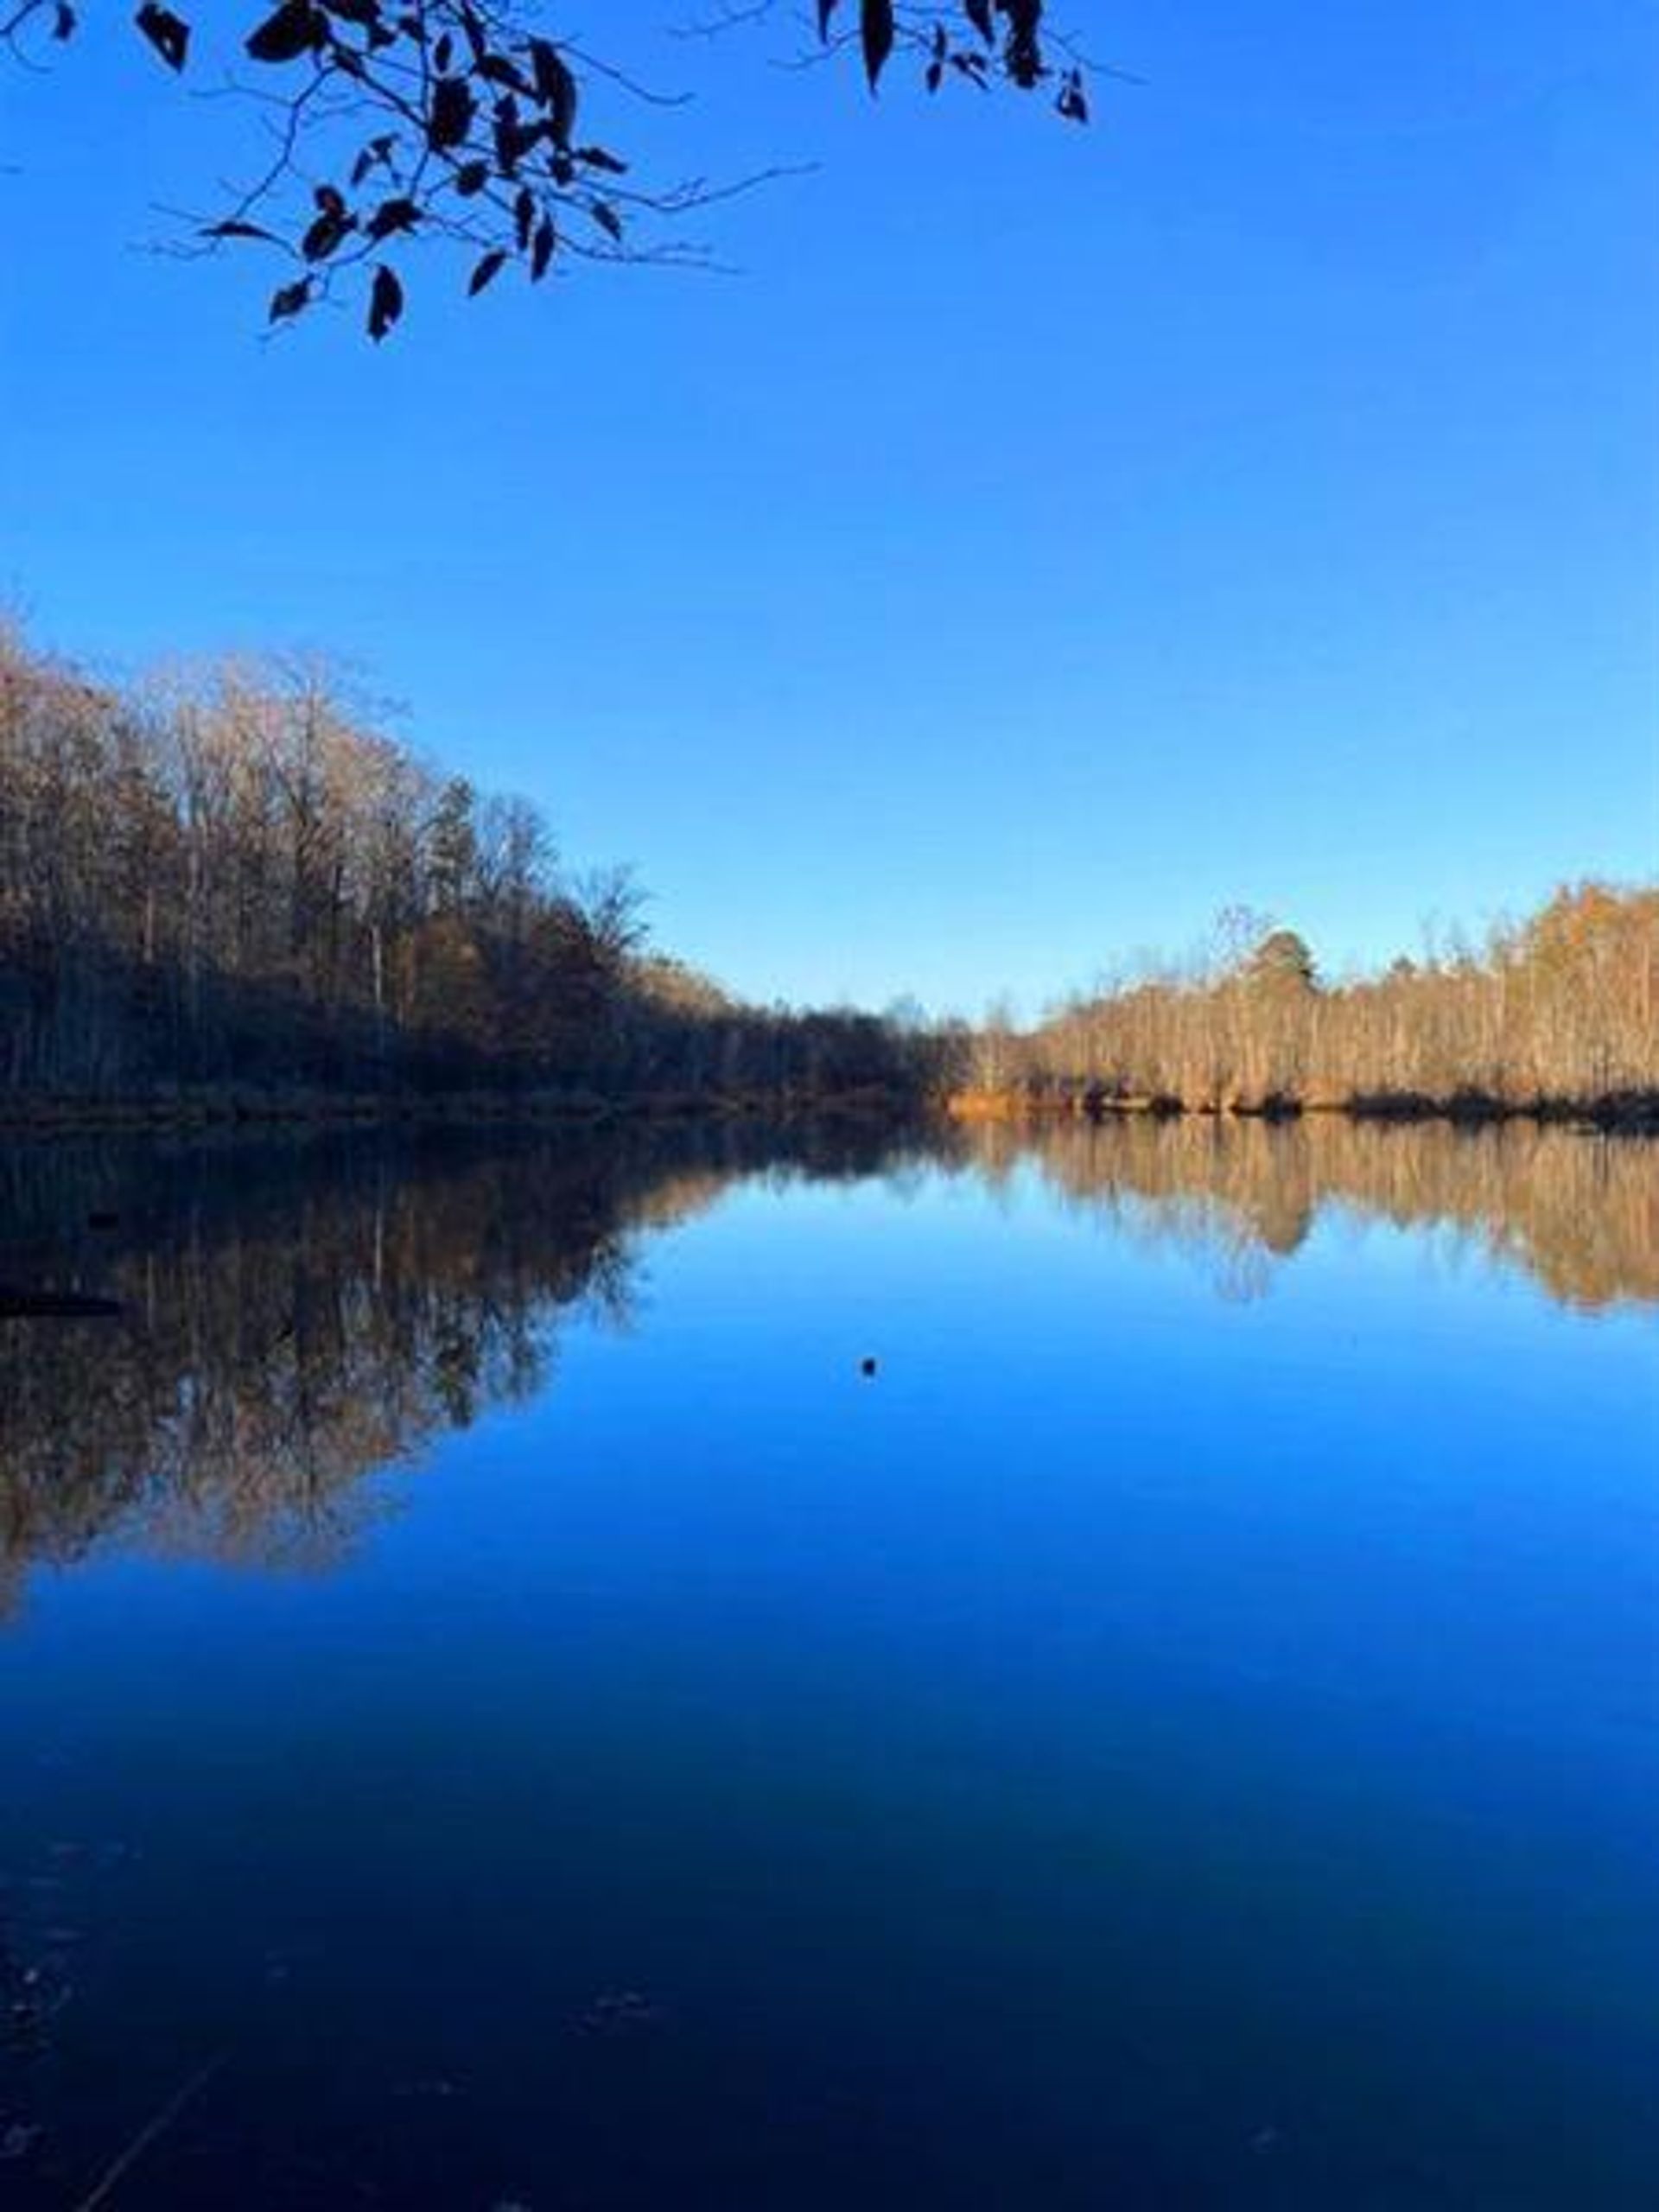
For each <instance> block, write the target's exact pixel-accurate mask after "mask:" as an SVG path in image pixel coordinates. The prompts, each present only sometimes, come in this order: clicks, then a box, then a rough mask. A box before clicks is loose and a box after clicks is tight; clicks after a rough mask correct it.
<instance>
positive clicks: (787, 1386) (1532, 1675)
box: [0, 1122, 1659, 2212]
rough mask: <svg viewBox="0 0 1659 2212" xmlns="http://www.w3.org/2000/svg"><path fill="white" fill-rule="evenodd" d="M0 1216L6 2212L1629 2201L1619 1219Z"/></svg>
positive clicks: (1635, 1950) (791, 1187)
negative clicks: (105, 1308)
mask: <svg viewBox="0 0 1659 2212" xmlns="http://www.w3.org/2000/svg"><path fill="white" fill-rule="evenodd" d="M0 1200H3V1212H0V1219H3V1223H4V1229H3V1232H0V1234H3V1236H4V1238H5V1241H6V1251H5V1254H4V1264H3V1265H0V1279H6V1280H16V1279H17V1278H18V1277H19V1275H20V1274H22V1273H24V1272H27V1273H28V1274H29V1279H30V1280H33V1281H54V1282H58V1283H60V1284H71V1283H73V1284H75V1285H78V1286H79V1287H84V1288H94V1289H99V1290H101V1291H105V1292H107V1293H109V1294H113V1295H115V1296H117V1297H118V1298H120V1299H121V1300H122V1301H123V1303H124V1309H125V1310H124V1315H123V1317H122V1318H121V1319H118V1320H115V1321H103V1322H87V1323H65V1322H63V1321H53V1322H45V1321H38V1322H28V1323H24V1322H12V1323H6V1324H0V1605H3V1618H0V1752H3V1757H4V1763H5V1764H4V1775H5V1789H4V1795H3V1801H0V1877H3V1880H4V1887H3V1890H0V1979H3V1981H4V1984H5V1987H4V1991H3V1996H4V1999H5V2004H6V2013H5V2019H4V2024H3V2028H0V2035H3V2050H0V2201H3V2202H5V2203H6V2204H7V2205H8V2206H10V2205H11V2204H12V2203H14V2202H15V2203H16V2204H17V2205H18V2206H20V2207H22V2208H25V2212H35V2208H37V2207H39V2208H46V2207H54V2208H55V2207H68V2206H74V2205H79V2204H80V2203H82V2202H84V2201H85V2200H86V2197H87V2196H88V2195H89V2194H90V2193H91V2192H92V2191H93V2190H96V2189H97V2188H98V2186H99V2183H100V2181H101V2179H102V2178H103V2177H105V2176H107V2175H108V2174H109V2173H110V2171H111V2168H112V2167H114V2166H116V2164H117V2162H118V2160H120V2159H121V2158H122V2157H123V2156H124V2153H125V2152H127V2151H129V2150H130V2149H134V2148H135V2146H136V2155H135V2156H134V2157H133V2158H132V2160H131V2163H130V2164H127V2165H126V2166H124V2167H123V2168H121V2169H120V2170H119V2171H118V2176H117V2180H116V2184H115V2187H114V2188H113V2189H112V2190H111V2192H110V2196H109V2197H108V2199H106V2200H105V2201H108V2202H114V2203H116V2204H118V2205H119V2206H121V2207H124V2208H139V2212H142V2209H143V2208H154V2207H186V2208H194V2207H198V2206H200V2207H208V2206H213V2207H223V2206H226V2205H230V2204H235V2205H238V2206H253V2207H264V2206H272V2207H288V2206H294V2207H300V2206H307V2207H314V2206H323V2205H327V2206H334V2205H359V2204H360V2205H368V2206H385V2207H398V2206H426V2205H433V2206H444V2207H450V2206H454V2207H463V2208H464V2207H470V2206H477V2207H480V2208H486V2212H487V2208H493V2207H495V2208H499V2207H504V2206H509V2205H517V2206H524V2207H529V2208H531V2212H547V2208H550V2207H556V2206H572V2207H595V2208H597V2207H636V2206H645V2205H651V2206H658V2205H663V2206H668V2205H681V2204H685V2205H703V2204H709V2205H719V2206H722V2207H734V2208H738V2207H748V2206H755V2207H760V2206H767V2207H772V2206H796V2205H800V2206H806V2207H815V2206H825V2207H828V2206H832V2205H833V2206H837V2207H839V2206H844V2205H846V2204H848V2203H849V2202H855V2203H863V2204H874V2205H885V2204H893V2205H906V2206H912V2205H938V2206H944V2207H956V2206H963V2207H968V2206H974V2207H980V2206H982V2207H998V2208H1000V2207H1014V2206H1021V2207H1023V2206H1027V2205H1033V2206H1036V2205H1044V2206H1046V2205H1054V2206H1059V2207H1069V2206H1072V2205H1076V2206H1079V2207H1081V2206H1106V2205H1110V2206H1113V2207H1135V2208H1138V2207H1142V2206H1145V2207H1165V2206H1168V2207H1182V2206H1186V2205H1197V2206H1206V2205H1215V2206H1218V2207H1232V2206H1244V2207H1253V2206H1263V2207H1270V2206H1279V2207H1297V2208H1300V2207H1309V2208H1315V2207H1317V2208H1321V2212H1324V2208H1331V2207H1338V2206H1340V2207H1349V2206H1356V2207H1370V2206H1375V2207H1377V2208H1394V2207H1417V2206H1424V2207H1441V2206H1445V2207H1453V2206H1456V2207H1471V2206H1477V2207H1486V2206H1491V2207H1493V2208H1510V2207H1529V2206H1540V2207H1545V2206H1548V2207H1557V2206H1562V2207H1564V2206H1572V2207H1582V2206H1589V2207H1596V2206H1605V2207H1609V2208H1617V2207H1623V2206H1626V2205H1628V2206H1630V2207H1632V2208H1635V2207H1638V2206H1642V2207H1645V2206H1647V2205H1649V2204H1651V2203H1652V2202H1655V2201H1656V2194H1659V2189H1656V2182H1659V2094H1656V2085H1659V2075H1656V2069H1655V2065H1654V2054H1655V2049H1656V2027H1659V2019H1656V1995H1659V1849H1656V1847H1659V1789H1656V1783H1659V1644H1656V1618H1659V1615H1656V1610H1655V1600H1656V1597H1659V1548H1656V1533H1659V1531H1656V1512H1655V1494H1656V1473H1659V1465H1656V1459H1659V1454H1656V1445H1659V1418H1656V1377H1659V1364H1656V1346H1659V1333H1656V1325H1655V1314H1656V1312H1659V1150H1656V1149H1652V1148H1649V1147H1643V1146H1642V1145H1640V1144H1634V1143H1630V1142H1624V1143H1619V1142H1617V1141H1608V1140H1605V1139H1597V1138H1592V1137H1588V1136H1584V1135H1577V1134H1575V1133H1571V1132H1566V1131H1557V1132H1551V1133H1547V1134H1540V1133H1537V1132H1535V1131H1524V1130H1522V1129H1518V1128H1511V1129H1507V1130H1503V1131H1500V1132H1489V1133H1485V1134H1482V1135H1466V1134H1459V1133H1458V1132H1454V1131H1452V1130H1449V1129H1445V1128H1423V1129H1414V1130H1413V1129H1406V1130H1402V1129H1381V1128H1371V1129H1364V1128H1348V1127H1347V1126H1345V1125H1340V1124H1335V1123H1319V1124H1313V1125H1310V1126H1308V1127H1306V1128H1292V1129H1280V1130H1275V1129H1270V1128H1262V1127H1259V1126H1250V1127H1245V1128H1231V1127H1226V1126H1220V1127H1218V1126H1217V1125H1215V1124H1213V1123H1210V1122H1182V1123H1179V1124H1177V1125H1172V1126H1168V1127H1160V1126H1157V1125H1154V1124H1152V1123H1149V1122H1137V1123H1132V1124H1126V1125H1122V1126H1117V1127H1111V1128H1103V1129H1100V1130H1094V1129H1089V1128H1077V1129H1070V1128H1068V1129H1065V1130H1063V1131H1059V1132H1056V1133H1054V1134H1052V1135H1049V1136H1047V1137H1046V1138H1045V1139H1043V1140H1042V1141H1040V1142H1039V1143H1033V1142H1031V1141H1027V1140H1024V1139H1020V1138H1016V1137H1014V1136H1012V1135H1009V1134H1008V1133H1007V1132H1005V1131H997V1130H993V1131H989V1132H980V1133H976V1134H974V1135H955V1136H952V1137H949V1138H943V1139H938V1140H937V1141H936V1140H929V1141H920V1140H911V1139H900V1138H892V1139H883V1138H880V1137H875V1136H872V1135H868V1134H860V1133H857V1132H854V1131H848V1130H841V1131H836V1130H834V1129H829V1130H823V1129H820V1130H799V1131H796V1132H794V1133H792V1134H789V1135H781V1136H778V1135H765V1134H762V1133H760V1132H756V1131H752V1130H747V1129H733V1130H728V1131H724V1132H716V1133H709V1132H701V1133H686V1134H685V1135H681V1136H678V1137H675V1138H673V1139H667V1138H663V1137H657V1138H653V1139H651V1140H649V1141H647V1140H645V1138H643V1137H639V1136H635V1137H630V1138H626V1139H616V1140H613V1141H608V1142H605V1143H601V1142H599V1141H595V1140H593V1139H582V1140H576V1139H553V1138H548V1137H542V1138H538V1139H535V1140H526V1141H519V1142H512V1143H509V1142H505V1141H498V1142H496V1143H494V1144H493V1145H485V1144H483V1143H481V1142H464V1141H460V1140H456V1139H451V1140H449V1141H447V1142H444V1143H442V1144H440V1143H437V1142H435V1141H433V1142H429V1143H426V1144H423V1145H415V1144H412V1143H405V1144H404V1145H402V1146H399V1147H387V1146H385V1145H383V1144H378V1143H374V1142H371V1141H367V1140H365V1139H363V1138H358V1139H355V1140H350V1141H347V1140H345V1139H339V1138H336V1139H327V1140H321V1141H312V1142H309V1143H307V1144H303V1145H301V1144H296V1145H294V1146H291V1147H287V1148H285V1149H277V1148H271V1147H264V1148H260V1149H257V1150H249V1149H246V1148H243V1147H235V1146H230V1145H226V1146H223V1147H219V1148H218V1149H217V1150H211V1149H210V1150H203V1149H200V1148H195V1149H188V1148H176V1149H168V1148H155V1147H152V1148H151V1149H149V1150H148V1151H145V1152H143V1153H131V1152H128V1153H121V1152H109V1151H101V1150H93V1149H90V1148H81V1147H73V1146H64V1145H57V1146H42V1147H34V1148H22V1149H18V1150H16V1151H14V1152H12V1153H10V1154H6V1155H4V1157H3V1160H0ZM867 1357H868V1358H874V1360H875V1361H876V1363H877V1366H876V1372H875V1373H874V1376H865V1375H864V1374H863V1373H862V1372H861V1363H862V1362H863V1361H864V1360H865V1359H866V1358H867ZM152 2123H155V2126H154V2129H153V2133H149V2135H148V2136H146V2134H145V2131H146V2130H147V2129H149V2128H150V2127H151V2124H152Z"/></svg>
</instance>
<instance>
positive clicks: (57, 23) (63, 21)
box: [52, 0, 75, 39]
mask: <svg viewBox="0 0 1659 2212" xmlns="http://www.w3.org/2000/svg"><path fill="white" fill-rule="evenodd" d="M52 35H53V37H54V38H57V39H64V38H73V36H74V35H75V11H74V10H73V8H72V7H71V6H70V5H69V3H68V0H58V4H57V6H56V7H55V8H54V10H53V11H52Z"/></svg>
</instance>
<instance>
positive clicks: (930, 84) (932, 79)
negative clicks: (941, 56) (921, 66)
mask: <svg viewBox="0 0 1659 2212" xmlns="http://www.w3.org/2000/svg"><path fill="white" fill-rule="evenodd" d="M943 83H944V62H943V61H930V62H929V63H928V65H927V89H928V91H929V92H938V89H939V86H941V85H942V84H943Z"/></svg>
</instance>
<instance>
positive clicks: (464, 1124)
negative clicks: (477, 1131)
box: [0, 1084, 1659, 1143]
mask: <svg viewBox="0 0 1659 2212" xmlns="http://www.w3.org/2000/svg"><path fill="white" fill-rule="evenodd" d="M1314 1116H1318V1117H1319V1118H1321V1119H1325V1120H1331V1119H1341V1120H1346V1121H1351V1122H1392V1123H1395V1124H1400V1125H1406V1124H1416V1123H1421V1122H1447V1123H1450V1124H1452V1125H1453V1126H1454V1127H1459V1128H1492V1127H1496V1126H1498V1125H1500V1124H1503V1123H1507V1122H1532V1123H1534V1124H1535V1125H1537V1126H1539V1127H1554V1128H1578V1129H1584V1130H1594V1131H1596V1132H1597V1133H1599V1134H1601V1135H1633V1136H1659V1094H1654V1093H1649V1092H1637V1093H1633V1094H1632V1093H1617V1094H1613V1095H1611V1096H1606V1097H1602V1098H1592V1099H1560V1098H1537V1099H1530V1100H1526V1101H1516V1100H1509V1099H1503V1098H1498V1097H1495V1096H1491V1095H1490V1094H1487V1093H1484V1092H1475V1091H1468V1092H1461V1093H1459V1094H1457V1095H1455V1096H1452V1097H1449V1098H1434V1097H1427V1096H1419V1095H1416V1094H1412V1093H1395V1092H1384V1093H1381V1094H1376V1095H1360V1096H1351V1097H1346V1098H1343V1097H1332V1096H1321V1097H1316V1098H1310V1099H1298V1098H1295V1097H1280V1096H1274V1097H1268V1098H1263V1099H1248V1098H1236V1099H1227V1100H1224V1101H1220V1102H1217V1101H1215V1100H1212V1099H1205V1100H1202V1101H1189V1100H1185V1099H1182V1098H1179V1097H1176V1096H1124V1095H1119V1094H1115V1093H1111V1092H1107V1091H1103V1090H1097V1089H1096V1090H1086V1091H1073V1092H1064V1093H1049V1094H1043V1093H1037V1094H1033V1093H1030V1092H1027V1091H1022V1090H959V1091H953V1092H950V1093H949V1094H948V1095H946V1096H944V1097H936V1098H931V1099H930V1098H924V1097H920V1096H913V1095H911V1094H908V1093H903V1092H898V1091H892V1090H879V1089H873V1088H872V1089H862V1090H842V1091H832V1092H822V1093H808V1092H804V1091H798V1092H791V1091H770V1090H768V1091H758V1090H734V1091H716V1092H702V1091H679V1090H664V1091H637V1092H625V1093H620V1094H618V1095H616V1096H608V1097H607V1096H604V1095H602V1094H601V1093H599V1092H595V1091H587V1090H569V1091H559V1090H545V1091H494V1090H483V1089H480V1090H454V1091H434V1092H413V1091H395V1092H365V1091H329V1090H321V1089H317V1088H312V1087H304V1086H298V1085H296V1086H292V1087H289V1088H282V1089H279V1088H275V1087H270V1086H264V1085H248V1084H204V1085H201V1086H200V1087H197V1088H194V1089H179V1090H167V1091H156V1092H148V1093H127V1094H123V1095H120V1096H101V1097H99V1096H74V1095H65V1094H54V1095H51V1096H29V1097H16V1098H0V1143H4V1142H8V1141H18V1140H22V1139H28V1138H31V1137H55V1136H142V1135H158V1136H159V1135H180V1134H189V1133H200V1134H207V1133H210V1132H212V1133H222V1132H225V1131H231V1130H243V1131H251V1130H255V1129H276V1128H363V1129H375V1128H386V1129H390V1128H404V1129H408V1128H484V1127H498V1128H545V1127H559V1126H566V1127H575V1128H589V1129H592V1128H607V1127H638V1126H639V1125H642V1124H645V1125H649V1124H652V1123H655V1124H659V1125H664V1124H671V1123H676V1122H697V1121H740V1120H741V1121H774V1122H794V1121H809V1120H848V1121H857V1122H868V1123H881V1122H887V1123H892V1122H918V1121H925V1120H933V1119H938V1120H942V1121H944V1122H1006V1123H1009V1124H1017V1123H1021V1122H1025V1123H1031V1124H1039V1123H1046V1122H1092V1123H1094V1124H1096V1126H1098V1125H1101V1124H1103V1123H1106V1122H1114V1121H1125V1120H1135V1119H1150V1120H1154V1121H1175V1120H1182V1119H1187V1118H1192V1117H1196V1118H1199V1119H1208V1120H1211V1121H1214V1122H1217V1123H1219V1122H1234V1121H1239V1122H1272V1123H1274V1124H1283V1123H1287V1122H1298V1121H1300V1120H1302V1119H1304V1118H1305V1117H1306V1118H1312V1117H1314Z"/></svg>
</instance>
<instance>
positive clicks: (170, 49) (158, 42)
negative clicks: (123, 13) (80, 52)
mask: <svg viewBox="0 0 1659 2212" xmlns="http://www.w3.org/2000/svg"><path fill="white" fill-rule="evenodd" d="M133 21H134V22H136V23H137V26H138V28H139V29H140V30H141V31H142V32H143V35H144V36H145V37H146V38H147V39H148V40H149V42H150V44H151V45H152V46H153V47H154V48H155V49H156V53H157V54H160V55H161V57H162V60H163V61H165V62H166V64H167V66H168V68H169V69H182V68H183V67H184V61H185V56H186V54H188V52H189V50H190V26H189V24H188V23H186V22H180V20H179V18H178V17H177V16H175V15H174V14H173V13H172V11H171V10H169V9H167V8H161V7H157V5H156V0H144V4H143V7H142V8H141V9H140V10H138V13H137V15H136V16H134V17H133ZM63 35H65V34H63V33H62V32H60V33H59V36H60V37H62V36H63Z"/></svg>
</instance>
